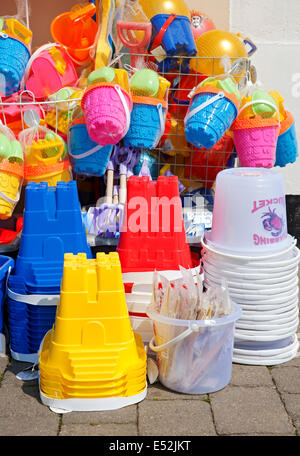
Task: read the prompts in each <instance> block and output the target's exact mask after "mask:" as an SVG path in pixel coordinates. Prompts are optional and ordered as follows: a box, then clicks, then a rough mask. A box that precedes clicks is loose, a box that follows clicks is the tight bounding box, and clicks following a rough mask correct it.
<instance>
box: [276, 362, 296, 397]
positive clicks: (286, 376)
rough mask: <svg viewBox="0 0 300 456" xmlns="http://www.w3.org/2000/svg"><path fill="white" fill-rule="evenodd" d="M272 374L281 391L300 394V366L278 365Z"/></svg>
mask: <svg viewBox="0 0 300 456" xmlns="http://www.w3.org/2000/svg"><path fill="white" fill-rule="evenodd" d="M271 374H272V377H273V379H274V382H275V384H276V386H277V388H278V390H279V391H280V392H285V393H294V394H300V368H298V367H293V366H291V367H285V366H284V365H282V366H277V367H274V369H272V370H271Z"/></svg>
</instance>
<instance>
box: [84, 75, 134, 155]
mask: <svg viewBox="0 0 300 456" xmlns="http://www.w3.org/2000/svg"><path fill="white" fill-rule="evenodd" d="M81 107H82V110H83V112H84V116H85V122H86V126H87V130H88V132H89V135H90V138H91V140H92V141H95V142H96V143H98V144H100V145H102V146H107V145H115V144H117V143H118V142H119V141H120V140H121V139H122V138H123V137H124V136H125V135H126V133H127V131H128V129H129V125H130V113H131V111H132V100H131V97H130V95H129V94H128V93H127V92H126V91H125V90H124V89H122V88H121V87H120V86H119V85H117V84H105V83H102V84H96V85H94V86H92V87H90V88H88V89H87V90H86V92H85V94H84V95H83V97H82V101H81Z"/></svg>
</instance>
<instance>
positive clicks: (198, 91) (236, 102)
mask: <svg viewBox="0 0 300 456" xmlns="http://www.w3.org/2000/svg"><path fill="white" fill-rule="evenodd" d="M220 92H223V93H224V95H225V97H224V98H227V99H228V100H229V101H231V102H232V103H233V104H234V105H235V107H236V109H237V111H238V110H239V107H240V102H239V99H238V97H237V96H236V95H235V94H234V93H229V92H226V91H225V90H223V89H219V88H217V87H214V86H212V85H210V84H207V85H206V86H204V87H203V86H202V87H198V88H197V89H196V90H195V92H194V94H193V96H192V98H191V100H193V99H194V97H195V96H196V95H199V94H203V93H205V94H218V93H220Z"/></svg>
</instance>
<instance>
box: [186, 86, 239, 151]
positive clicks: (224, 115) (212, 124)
mask: <svg viewBox="0 0 300 456" xmlns="http://www.w3.org/2000/svg"><path fill="white" fill-rule="evenodd" d="M237 114H238V100H237V98H236V97H235V96H234V95H229V94H227V93H226V92H225V93H224V92H222V91H221V90H219V89H215V88H214V87H210V86H206V87H199V88H198V89H197V90H196V92H195V94H194V95H193V97H192V99H191V103H190V106H189V110H188V112H187V114H186V117H185V119H184V123H185V136H186V139H187V141H188V142H190V143H191V144H193V145H194V146H195V147H198V148H201V147H204V148H205V149H211V148H212V147H213V146H214V145H215V144H216V143H217V142H218V141H219V140H220V139H221V138H222V136H223V135H224V134H225V133H226V131H227V130H228V129H229V128H230V126H231V124H232V123H233V122H234V120H235V119H236V116H237Z"/></svg>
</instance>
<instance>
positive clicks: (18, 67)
mask: <svg viewBox="0 0 300 456" xmlns="http://www.w3.org/2000/svg"><path fill="white" fill-rule="evenodd" d="M29 58H30V52H29V49H28V47H27V46H26V45H25V44H24V43H23V42H22V41H20V40H17V39H16V38H12V37H10V36H8V35H6V34H5V33H2V34H1V36H0V74H1V75H3V76H4V78H5V93H4V95H5V96H6V97H7V96H9V95H12V94H13V93H16V92H18V91H19V89H20V84H21V81H22V78H23V75H24V72H25V68H26V65H27V62H28V60H29Z"/></svg>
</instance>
